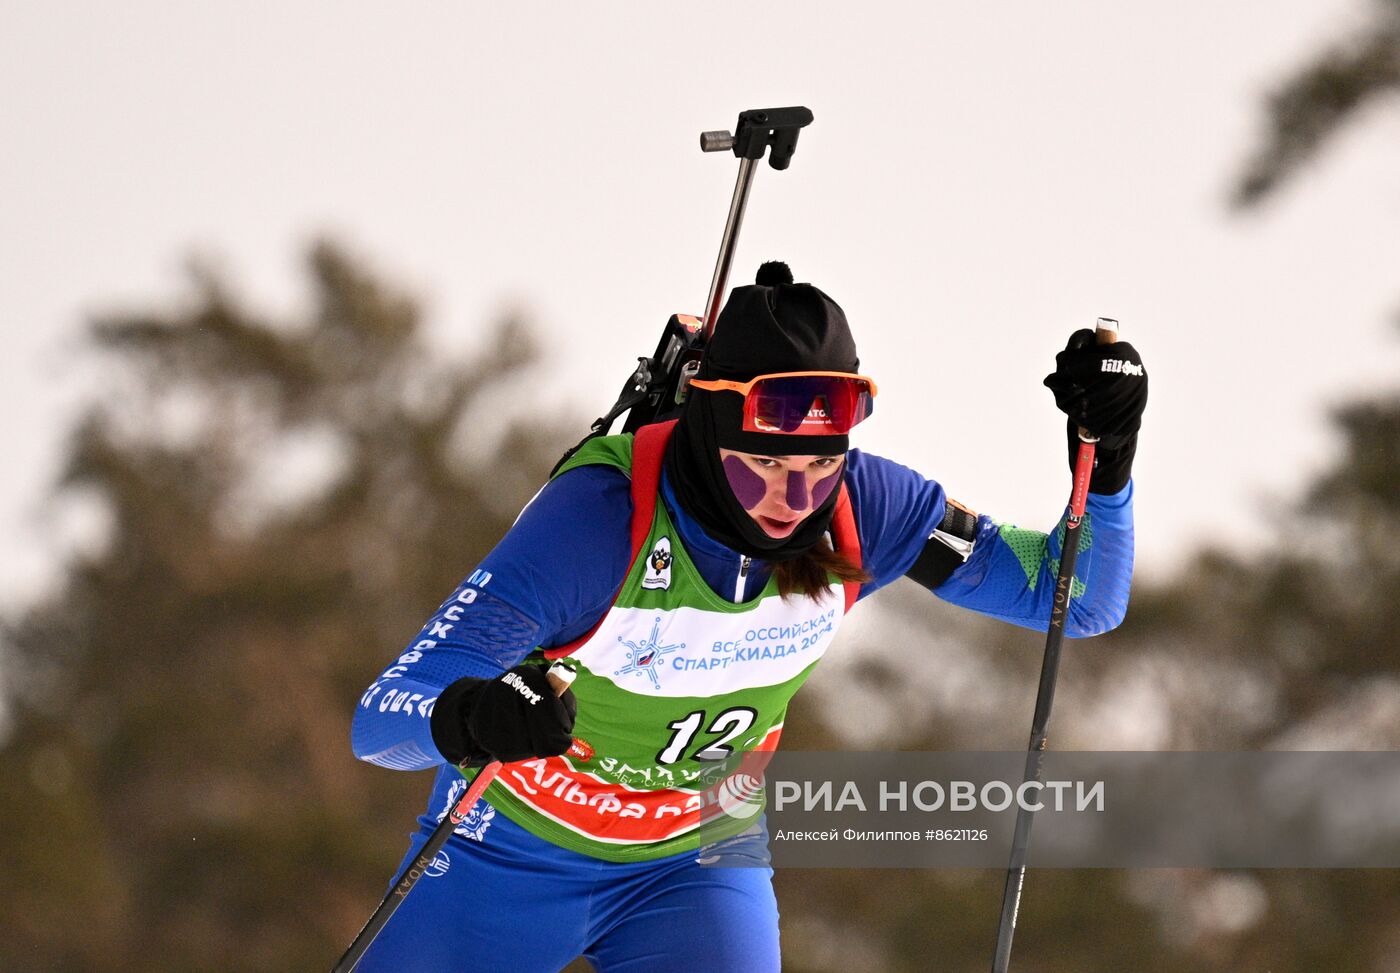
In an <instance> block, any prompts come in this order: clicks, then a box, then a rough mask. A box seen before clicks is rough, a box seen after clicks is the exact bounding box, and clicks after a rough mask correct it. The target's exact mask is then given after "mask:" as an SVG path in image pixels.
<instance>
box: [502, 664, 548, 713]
mask: <svg viewBox="0 0 1400 973" xmlns="http://www.w3.org/2000/svg"><path fill="white" fill-rule="evenodd" d="M501 682H503V683H505V684H506V685H507V686H509V687H510V688H511V689H514V690H515V691H516V692H517V693H519V694H520V695H522V696H524V697H525V699H526V700H527V701H528V702H529V703H530V705H531V706H534V705H535V704H536V703H538V702H539V701H540V699H541V698H542V697H541V696H540V694H539V693H537V692H535V691H534V690H533V689H531V688H530V687H529V686H527V685H525V680H524V679H521V678H520V675H519V673H515V672H508V673H506V674H505V675H504V676H502V677H501Z"/></svg>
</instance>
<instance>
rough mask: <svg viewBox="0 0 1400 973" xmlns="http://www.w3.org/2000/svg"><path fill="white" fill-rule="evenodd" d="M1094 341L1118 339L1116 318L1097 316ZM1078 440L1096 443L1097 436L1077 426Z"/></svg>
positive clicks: (1112, 342)
mask: <svg viewBox="0 0 1400 973" xmlns="http://www.w3.org/2000/svg"><path fill="white" fill-rule="evenodd" d="M1094 341H1095V343H1097V344H1100V345H1112V344H1116V343H1117V341H1118V319H1117V318H1099V319H1098V320H1097V321H1095V322H1094ZM1079 441H1080V442H1082V443H1096V442H1098V441H1099V437H1098V436H1095V435H1094V434H1093V433H1091V432H1089V430H1087V429H1085V428H1084V427H1083V426H1080V427H1079Z"/></svg>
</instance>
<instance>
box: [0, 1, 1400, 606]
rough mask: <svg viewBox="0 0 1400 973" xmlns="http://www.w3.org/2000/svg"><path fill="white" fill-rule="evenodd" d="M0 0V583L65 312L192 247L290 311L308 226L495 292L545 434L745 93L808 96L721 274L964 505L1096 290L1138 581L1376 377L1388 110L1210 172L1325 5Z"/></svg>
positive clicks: (444, 324) (464, 305)
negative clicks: (770, 271)
mask: <svg viewBox="0 0 1400 973" xmlns="http://www.w3.org/2000/svg"><path fill="white" fill-rule="evenodd" d="M2 9H3V14H0V138H2V139H3V145H4V149H3V151H0V193H3V197H2V200H3V206H2V207H0V322H3V328H4V348H5V353H4V355H3V356H0V422H3V432H4V440H5V444H6V456H7V459H8V460H9V462H8V463H7V472H6V474H5V476H4V477H3V479H2V480H0V530H3V532H4V537H5V545H4V549H3V556H0V590H3V591H4V593H5V594H4V598H3V603H4V604H9V603H13V602H14V601H15V600H16V599H19V598H22V597H25V596H27V595H28V594H29V593H31V592H33V591H36V590H39V588H40V587H41V586H42V585H43V584H44V583H45V582H46V580H47V579H49V578H51V577H52V570H53V564H54V557H55V556H56V554H57V552H59V551H61V550H62V547H63V544H64V543H65V540H64V530H63V523H64V522H63V520H62V518H59V517H55V516H53V515H52V514H49V515H46V514H45V513H44V510H45V507H44V506H43V504H42V503H41V501H42V498H43V497H44V495H45V493H46V491H47V489H48V486H49V484H50V483H51V482H52V480H53V477H54V475H55V473H56V471H57V460H58V456H59V449H60V447H61V444H62V442H63V435H64V433H65V431H66V430H67V429H68V428H69V426H70V423H71V420H72V418H73V416H74V415H75V413H76V408H77V403H78V402H79V401H80V400H81V397H82V396H83V395H84V394H87V392H88V391H89V390H88V389H86V388H84V385H87V384H90V383H91V381H92V378H93V373H92V371H91V370H86V371H84V370H80V369H78V368H76V367H75V365H74V361H75V358H76V357H77V356H78V355H79V352H80V349H81V346H82V342H81V333H82V325H83V322H84V320H85V318H86V317H87V316H88V315H89V314H91V313H92V312H94V311H98V310H104V309H112V308H115V307H127V308H131V307H146V306H151V305H153V304H160V303H167V302H169V301H171V300H174V299H177V298H179V297H180V296H182V295H183V294H185V293H186V290H185V287H184V278H183V273H182V267H183V265H184V262H185V260H186V259H187V257H188V256H189V255H190V254H191V253H193V252H199V253H203V254H206V255H211V256H213V257H215V258H217V259H218V260H219V262H220V263H221V264H222V266H224V268H225V269H226V270H227V272H228V273H229V275H230V276H231V278H232V279H233V280H234V281H235V283H236V284H237V285H239V286H240V287H241V288H242V289H243V290H244V291H245V293H246V294H248V295H249V297H250V299H251V300H253V301H254V302H255V303H256V305H257V306H259V307H261V308H265V309H267V310H268V311H270V312H274V313H284V312H285V313H294V312H296V311H297V310H298V309H299V308H300V307H301V306H303V304H304V300H305V292H304V286H305V270H304V266H303V263H302V255H303V252H304V249H305V246H306V244H307V243H308V241H309V240H311V239H312V238H314V237H315V236H317V235H318V234H322V233H329V234H332V235H334V236H335V237H337V238H339V239H341V240H343V241H345V242H346V243H348V244H349V245H350V246H351V247H352V248H353V250H354V251H355V252H357V253H358V254H360V255H361V256H363V257H364V258H366V259H367V260H368V261H369V262H370V263H371V264H372V265H373V266H375V267H377V268H379V269H381V270H382V271H383V272H385V273H387V274H389V275H390V276H392V277H393V278H395V279H397V280H398V281H400V282H402V283H403V284H404V285H405V286H407V287H408V288H410V289H411V290H412V291H414V292H416V293H417V294H419V295H421V296H422V298H423V299H424V300H425V302H426V306H427V309H428V314H429V322H430V325H431V328H432V334H433V336H434V338H435V340H436V341H438V342H440V343H441V344H442V345H443V346H444V347H451V348H454V349H458V350H469V349H471V348H472V347H473V345H474V344H476V343H477V342H478V341H479V340H480V338H481V336H482V334H483V332H484V329H485V328H486V326H487V325H488V323H489V322H491V321H493V320H494V319H496V318H497V317H499V315H500V314H501V313H502V312H503V311H504V310H505V309H508V308H515V307H518V308H523V309H524V310H526V311H527V313H528V314H529V316H530V318H531V319H532V320H533V321H534V323H535V324H536V325H537V326H538V327H539V328H541V329H542V330H544V331H546V332H548V334H549V335H550V336H551V338H550V342H551V357H550V359H549V366H548V368H547V369H546V374H547V376H548V380H549V381H548V384H549V389H548V392H547V395H548V397H549V399H550V401H552V402H557V403H568V404H572V405H573V406H574V407H575V408H576V409H577V411H578V414H579V417H580V420H581V422H580V432H582V427H583V425H585V424H586V420H587V419H591V418H592V417H593V416H595V415H597V414H598V413H600V412H601V411H602V410H603V409H604V408H606V407H607V406H608V405H610V404H611V401H612V398H613V396H614V395H615V393H616V391H617V388H618V387H620V385H621V381H622V379H623V378H624V377H625V375H626V374H627V372H628V370H629V363H630V362H631V361H632V360H633V359H634V357H635V356H636V355H639V354H646V353H649V352H650V351H651V349H652V347H653V346H654V344H655V341H656V336H657V333H658V329H659V328H660V326H661V325H662V324H663V323H664V322H665V320H666V317H667V316H668V315H669V314H670V313H672V312H674V311H685V312H691V313H699V312H700V309H701V305H702V304H703V300H704V294H705V288H706V285H707V284H708V283H709V279H710V273H711V270H712V268H713V263H714V258H715V253H716V250H717V246H718V242H719V235H720V231H721V229H722V226H723V220H724V214H725V210H726V207H727V205H728V201H729V194H730V191H731V189H732V186H733V181H734V176H735V170H736V165H735V162H734V160H733V158H732V157H730V156H720V155H704V154H702V153H701V152H700V151H699V149H698V147H697V135H698V133H699V132H700V131H701V130H704V129H714V128H732V127H733V124H734V120H735V116H736V115H737V113H738V112H739V111H740V110H742V109H746V108H757V107H774V106H781V105H791V104H803V105H806V106H808V107H810V108H811V109H812V111H813V112H814V113H815V116H816V121H815V123H814V124H813V125H812V126H811V127H810V128H809V129H808V130H807V131H806V132H805V133H804V134H803V136H802V139H801V142H800V145H799V148H798V152H797V155H796V157H795V159H794V161H793V164H792V168H791V169H790V170H788V171H787V172H783V173H776V172H774V171H772V170H770V169H767V168H766V167H765V168H764V169H763V170H762V171H761V172H760V173H759V174H758V178H757V180H756V183H755V186H754V191H753V197H752V201H751V204H750V208H749V214H748V220H747V223H746V226H745V230H744V234H743V238H742V241H741V244H740V248H739V253H738V259H737V264H736V277H735V280H734V281H733V282H735V283H738V282H743V280H740V279H739V278H740V277H742V278H744V280H746V279H747V278H748V277H749V276H750V275H751V274H752V272H753V269H754V268H755V267H756V266H757V264H758V263H759V262H760V261H761V260H764V259H769V258H782V259H786V260H787V261H788V262H789V263H790V264H791V265H792V267H793V269H794V272H795V273H796V275H797V277H798V279H799V280H809V281H811V282H813V283H815V284H817V285H818V286H820V287H822V288H823V289H824V290H826V291H827V292H828V293H829V294H831V295H832V296H833V297H834V298H835V299H836V300H837V301H839V302H840V303H841V304H842V305H843V306H844V307H845V309H846V312H847V315H848V317H849V318H850V320H851V322H852V325H853V328H854V329H855V332H856V336H857V339H858V341H859V344H860V350H861V357H862V361H863V365H864V367H865V369H866V370H867V371H868V372H869V373H870V374H871V375H873V376H875V377H876V378H877V380H878V381H879V383H880V387H881V398H880V408H879V411H878V412H877V414H876V416H875V417H874V419H873V420H872V421H871V422H869V423H868V424H867V425H866V426H863V427H861V429H860V430H858V432H857V434H856V435H855V437H854V439H855V443H856V445H858V446H862V447H863V448H866V449H869V450H870V451H873V452H877V453H881V454H884V455H888V456H891V457H893V458H896V459H899V460H901V461H903V462H905V463H907V464H908V465H910V466H913V467H915V468H917V469H919V470H921V471H923V472H924V473H926V474H927V475H929V476H932V477H934V478H935V479H938V480H940V481H942V482H943V483H944V484H945V485H946V486H947V488H948V490H949V492H950V493H951V494H952V495H953V496H955V497H958V498H959V499H962V500H963V501H965V502H966V503H968V504H969V505H971V506H973V507H974V508H976V509H979V510H985V511H987V512H989V513H992V514H993V515H995V516H997V517H998V518H1001V519H1008V520H1013V521H1016V522H1018V523H1021V524H1023V525H1025V526H1038V527H1041V528H1042V529H1043V528H1048V527H1049V526H1050V524H1051V523H1053V521H1054V518H1055V517H1056V516H1057V514H1058V512H1059V509H1060V507H1061V505H1062V503H1063V500H1064V497H1065V496H1066V494H1067V491H1068V473H1067V470H1066V467H1065V459H1064V456H1063V452H1064V446H1063V437H1062V433H1061V420H1060V419H1059V418H1058V414H1057V413H1056V412H1055V411H1054V407H1053V403H1052V400H1051V396H1050V394H1049V393H1048V392H1047V391H1046V390H1045V389H1043V388H1042V387H1041V386H1040V380H1041V378H1042V377H1043V376H1044V374H1045V373H1046V372H1047V371H1048V370H1049V369H1050V367H1051V366H1052V365H1053V355H1054V352H1055V351H1056V350H1058V348H1060V347H1061V346H1062V344H1063V342H1064V339H1065V337H1066V336H1067V335H1068V334H1069V332H1070V331H1072V330H1073V329H1075V328H1077V327H1085V326H1091V325H1092V323H1093V320H1094V318H1095V317H1096V316H1098V315H1111V316H1116V317H1118V318H1120V319H1121V320H1122V322H1123V326H1124V337H1125V338H1128V339H1131V340H1132V341H1133V342H1134V343H1135V344H1136V345H1137V346H1138V348H1139V350H1140V351H1141V353H1142V355H1143V358H1144V360H1145V362H1146V363H1147V367H1148V370H1149V372H1150V373H1151V375H1152V402H1151V405H1150V407H1149V411H1148V414H1147V417H1146V424H1145V427H1144V431H1143V434H1142V445H1141V449H1140V453H1139V462H1138V466H1137V480H1138V484H1139V493H1138V506H1137V511H1138V537H1139V552H1140V553H1139V563H1140V565H1141V566H1142V567H1143V569H1144V570H1146V571H1147V572H1148V573H1152V572H1162V571H1167V570H1169V569H1170V568H1172V567H1173V566H1175V565H1177V564H1179V563H1180V561H1181V559H1182V558H1183V556H1184V555H1185V554H1186V553H1187V552H1188V551H1190V550H1191V549H1192V547H1193V546H1194V545H1196V544H1198V543H1199V542H1200V541H1201V540H1202V539H1204V538H1208V537H1216V538H1221V539H1225V540H1228V541H1229V542H1231V543H1237V544H1248V543H1252V542H1257V541H1258V539H1259V538H1260V536H1261V528H1260V524H1261V522H1262V520H1261V517H1260V516H1259V513H1258V512H1259V511H1260V510H1261V509H1262V508H1263V507H1266V506H1267V505H1268V503H1269V502H1270V500H1271V499H1272V500H1274V501H1276V500H1278V499H1282V498H1287V497H1289V496H1290V494H1291V491H1293V490H1295V489H1296V488H1297V486H1298V484H1299V483H1300V482H1301V481H1302V479H1303V478H1304V477H1305V476H1306V475H1307V474H1308V473H1309V472H1310V471H1315V470H1316V469H1318V468H1319V467H1320V466H1321V465H1323V464H1325V463H1326V462H1327V460H1328V459H1329V457H1330V456H1331V455H1333V454H1332V453H1331V450H1332V449H1333V448H1334V445H1333V443H1332V439H1331V437H1330V436H1329V435H1328V431H1327V426H1326V424H1325V421H1324V417H1325V410H1326V408H1327V407H1328V405H1329V404H1335V403H1337V402H1339V401H1343V400H1345V399H1346V398H1347V397H1348V396H1350V395H1352V394H1354V393H1357V392H1360V391H1365V390H1367V389H1375V388H1379V387H1384V386H1386V385H1394V384H1395V383H1396V379H1397V378H1400V340H1397V338H1398V337H1400V336H1397V334H1396V331H1395V329H1394V327H1393V325H1392V324H1391V323H1390V322H1391V320H1392V319H1393V317H1394V312H1395V310H1396V304H1397V301H1398V300H1400V284H1397V282H1396V278H1395V274H1394V262H1393V259H1392V257H1393V241H1394V237H1395V233H1396V230H1397V227H1400V195H1397V194H1398V193H1400V191H1398V190H1397V189H1396V186H1395V181H1394V178H1393V177H1394V172H1395V171H1396V166H1397V164H1400V121H1397V118H1396V117H1391V116H1388V115H1386V114H1384V113H1376V114H1373V115H1372V116H1369V117H1368V118H1367V119H1366V120H1365V123H1364V124H1362V125H1359V126H1357V127H1356V128H1355V130H1354V131H1349V132H1348V134H1347V136H1346V137H1344V138H1343V139H1341V140H1340V141H1339V142H1338V143H1337V144H1336V145H1334V146H1332V147H1331V148H1330V150H1329V151H1328V152H1327V153H1326V154H1325V156H1324V158H1323V159H1322V160H1321V162H1320V164H1319V165H1318V166H1317V167H1315V168H1314V169H1313V170H1311V171H1310V172H1309V173H1308V174H1307V175H1306V176H1305V177H1304V178H1302V179H1300V180H1298V181H1296V182H1295V183H1292V184H1290V185H1289V186H1288V187H1287V188H1286V189H1285V190H1284V191H1283V192H1282V193H1281V194H1280V195H1279V196H1278V198H1277V199H1276V200H1274V201H1273V202H1272V203H1271V204H1270V205H1268V206H1267V207H1266V208H1265V209H1263V210H1262V211H1261V212H1259V213H1256V214H1250V215H1248V216H1245V217H1240V216H1236V215H1231V214H1230V213H1229V212H1228V210H1227V208H1226V206H1225V199H1226V196H1227V192H1228V187H1229V184H1230V179H1231V177H1232V176H1233V175H1234V174H1235V173H1236V172H1237V171H1238V168H1239V166H1240V164H1241V162H1242V161H1243V159H1244V158H1245V156H1246V154H1247V152H1248V150H1249V148H1250V147H1251V146H1252V145H1253V144H1254V142H1255V140H1256V138H1257V136H1258V134H1259V132H1260V129H1261V125H1262V118H1263V115H1262V109H1261V104H1262V98H1263V96H1264V95H1265V94H1266V93H1267V92H1268V91H1269V90H1270V89H1271V88H1272V87H1274V86H1275V85H1276V84H1277V83H1278V82H1279V81H1280V80H1281V79H1282V78H1283V77H1285V76H1286V75H1287V74H1288V72H1289V71H1290V70H1291V69H1292V68H1294V67H1295V66H1296V65H1297V64H1298V63H1299V62H1300V61H1301V60H1302V59H1303V58H1304V57H1305V56H1308V55H1310V54H1311V53H1313V52H1314V51H1315V50H1316V49H1318V48H1319V47H1320V46H1321V45H1323V44H1324V43H1326V42H1327V41H1329V40H1330V39H1331V38H1334V37H1337V36H1339V35H1341V34H1342V33H1345V31H1346V30H1347V29H1348V28H1349V27H1350V26H1353V25H1355V24H1356V23H1358V22H1359V21H1360V20H1361V19H1362V17H1363V15H1364V13H1365V11H1366V6H1365V3H1364V2H1363V0H1270V2H1269V3H1267V4H1265V3H1245V2H1237V3H1225V4H1222V3H1218V2H1209V3H1208V2H1202V0H1195V2H1188V3H1183V4H1173V5H1170V7H1163V6H1162V5H1159V4H1147V3H1133V4H1125V3H1122V2H1111V0H1105V2H1100V3H1081V2H1073V3H1070V2H1052V3H1047V2H1044V0H1040V2H1016V3H1006V2H1003V3H997V4H957V5H954V4H950V3H908V4H891V3H884V4H880V3H874V4H872V3H863V4H853V3H841V4H836V3H800V4H799V3H752V2H748V3H738V2H721V3H715V2H711V3H705V4H696V3H689V4H676V3H657V4H647V5H643V4H640V3H631V4H618V3H597V4H575V5H562V4H551V5H544V4H504V3H492V4H485V3H466V2H456V3H446V2H439V3H399V4H394V5H388V4H382V5H369V4H362V3H343V2H336V3H307V2H290V0H288V2H282V3H277V4H246V3H238V4H235V3H189V4H173V3H139V2H127V3H122V4H99V3H87V4H77V3H47V2H46V3H37V2H34V3H16V2H9V3H6V4H4V6H3V8H2ZM1392 114H1393V115H1395V116H1400V112H1395V113H1392ZM83 376H87V377H86V378H83ZM467 567H469V565H464V568H467Z"/></svg>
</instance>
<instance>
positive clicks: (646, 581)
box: [642, 535, 671, 591]
mask: <svg viewBox="0 0 1400 973" xmlns="http://www.w3.org/2000/svg"><path fill="white" fill-rule="evenodd" d="M642 587H643V588H651V589H658V590H661V591H666V590H668V589H669V588H670V587H671V538H669V537H666V536H664V535H663V536H662V537H661V538H660V539H658V540H657V542H656V546H655V547H653V548H652V549H651V553H650V554H648V555H647V570H646V574H644V575H643V576H642Z"/></svg>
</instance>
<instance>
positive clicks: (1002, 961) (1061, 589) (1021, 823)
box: [992, 318, 1118, 973]
mask: <svg viewBox="0 0 1400 973" xmlns="http://www.w3.org/2000/svg"><path fill="white" fill-rule="evenodd" d="M1094 337H1095V339H1096V340H1097V341H1098V343H1099V344H1101V345H1111V344H1113V343H1114V342H1115V341H1117V340H1118V322H1117V321H1115V320H1114V319H1113V318H1099V319H1098V322H1097V323H1096V326H1095V328H1094ZM1097 442H1098V438H1097V437H1095V436H1092V435H1090V434H1089V431H1088V430H1087V429H1084V428H1083V427H1082V426H1081V427H1080V429H1079V452H1078V453H1077V454H1076V455H1075V458H1074V489H1073V491H1072V492H1071V494H1070V501H1069V516H1068V517H1066V518H1065V541H1064V544H1063V545H1062V546H1061V548H1060V570H1059V572H1058V574H1057V575H1056V577H1055V597H1054V600H1053V602H1052V603H1051V606H1050V627H1049V629H1048V630H1047V631H1046V636H1045V661H1044V662H1043V663H1041V667H1040V688H1039V690H1038V691H1037V693H1036V697H1035V715H1034V716H1033V717H1032V718H1031V742H1030V747H1029V749H1028V750H1027V753H1026V771H1025V775H1024V776H1023V777H1022V784H1023V785H1024V784H1025V782H1027V781H1032V780H1034V781H1040V778H1041V761H1042V759H1043V758H1044V755H1045V749H1046V746H1047V742H1048V734H1049V731H1048V725H1049V723H1050V706H1051V704H1052V703H1054V701H1055V679H1056V677H1057V676H1058V674H1059V669H1060V645H1061V644H1062V643H1063V642H1064V638H1065V618H1066V617H1068V614H1069V600H1070V598H1071V597H1072V595H1073V591H1072V587H1073V584H1074V562H1075V561H1076V560H1078V559H1079V533H1080V529H1081V528H1082V527H1083V525H1084V505H1085V504H1086V503H1087V502H1088V498H1089V477H1090V476H1091V475H1092V474H1093V472H1094V444H1095V443H1097ZM1034 814H1035V812H1034V811H1031V810H1028V809H1027V808H1026V807H1025V806H1024V805H1022V804H1021V803H1020V802H1017V807H1016V830H1015V832H1014V833H1013V835H1012V838H1011V864H1010V866H1009V867H1008V868H1007V871H1006V888H1005V890H1004V891H1003V892H1002V898H1001V918H1000V920H999V921H998V922H997V949H996V954H995V956H994V957H993V958H992V973H1006V971H1007V968H1008V967H1009V966H1010V965H1011V938H1012V937H1013V936H1014V935H1015V934H1016V915H1017V913H1018V912H1019V911H1020V908H1021V887H1022V885H1024V884H1025V880H1026V857H1027V852H1028V850H1029V848H1030V844H1031V822H1032V820H1033V815H1034Z"/></svg>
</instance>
